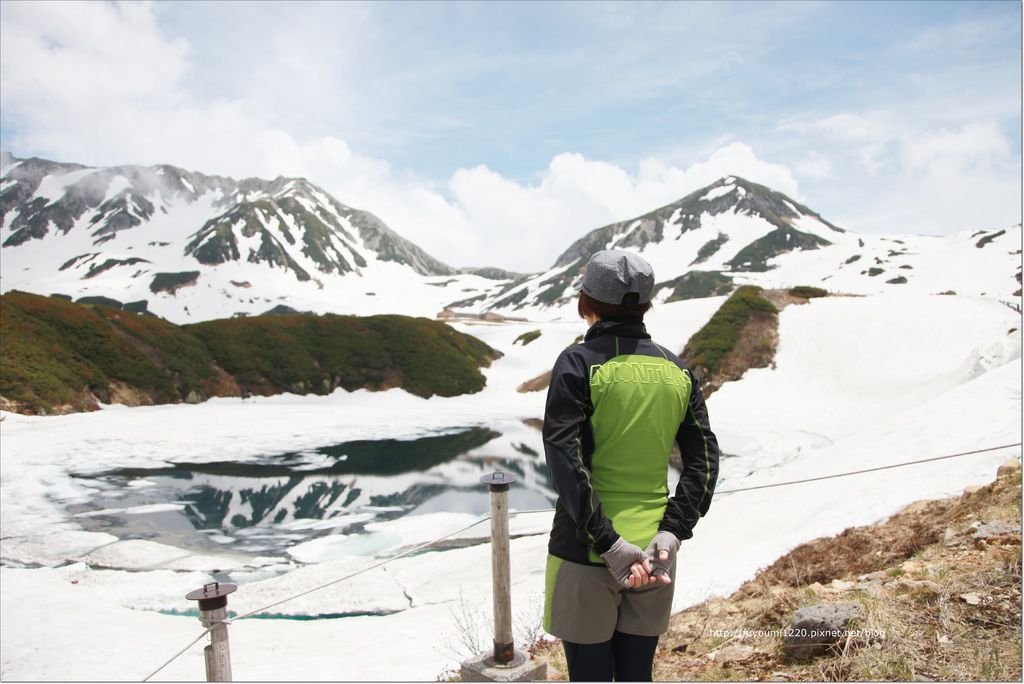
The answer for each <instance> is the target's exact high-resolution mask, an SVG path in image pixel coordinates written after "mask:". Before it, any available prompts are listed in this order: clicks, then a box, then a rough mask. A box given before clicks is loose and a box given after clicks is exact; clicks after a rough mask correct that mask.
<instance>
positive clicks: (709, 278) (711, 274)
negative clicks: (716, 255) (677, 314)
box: [655, 271, 732, 304]
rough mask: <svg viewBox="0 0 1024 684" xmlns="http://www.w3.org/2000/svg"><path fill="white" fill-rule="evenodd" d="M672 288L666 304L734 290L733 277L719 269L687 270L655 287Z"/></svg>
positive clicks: (657, 288)
mask: <svg viewBox="0 0 1024 684" xmlns="http://www.w3.org/2000/svg"><path fill="white" fill-rule="evenodd" d="M666 287H671V288H672V294H670V295H669V296H668V299H666V300H665V303H666V304H669V303H671V302H678V301H681V300H684V299H702V298H704V297H718V296H721V295H726V294H729V293H730V292H732V278H730V277H729V276H727V275H724V274H722V273H719V272H718V271H687V272H686V273H684V274H683V275H681V276H679V277H678V278H674V279H672V280H669V281H666V282H664V283H659V284H658V285H657V286H656V287H655V289H656V290H661V289H663V288H666Z"/></svg>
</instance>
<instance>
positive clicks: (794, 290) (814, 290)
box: [789, 285, 828, 299]
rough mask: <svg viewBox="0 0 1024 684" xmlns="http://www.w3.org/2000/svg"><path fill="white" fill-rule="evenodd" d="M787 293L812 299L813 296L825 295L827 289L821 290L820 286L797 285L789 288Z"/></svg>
mask: <svg viewBox="0 0 1024 684" xmlns="http://www.w3.org/2000/svg"><path fill="white" fill-rule="evenodd" d="M789 294H791V295H793V296H794V297H803V298H804V299H814V298H815V297H827V296H828V290H823V289H822V288H820V287H811V286H810V285H797V286H796V287H791V288H790V289H789Z"/></svg>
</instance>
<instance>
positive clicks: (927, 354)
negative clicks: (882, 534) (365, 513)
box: [0, 293, 1021, 680]
mask: <svg viewBox="0 0 1024 684" xmlns="http://www.w3.org/2000/svg"><path fill="white" fill-rule="evenodd" d="M719 303H720V300H719V301H718V302H711V301H706V300H705V301H700V300H698V301H692V302H679V303H674V304H668V305H658V306H656V307H655V309H654V310H653V311H652V313H651V314H650V320H649V329H650V330H651V331H652V333H653V335H654V337H655V339H656V340H658V341H659V342H661V343H662V344H664V345H665V346H667V347H669V348H670V349H672V350H673V351H678V350H679V349H680V348H681V347H682V346H683V344H684V343H685V341H686V339H687V338H688V337H689V335H690V334H691V333H692V332H694V331H695V330H696V329H697V328H699V327H700V325H702V324H703V323H704V322H705V321H706V320H707V318H708V317H710V315H711V314H712V313H713V312H714V310H715V309H716V308H717V305H718V304H719ZM455 327H457V328H458V329H460V330H463V331H465V332H469V333H470V334H474V335H477V336H479V337H480V338H481V339H484V341H486V342H488V343H489V344H491V345H492V346H495V347H496V348H498V349H500V350H501V351H503V352H504V353H505V356H504V357H503V358H502V359H499V360H498V361H496V362H495V363H494V364H493V365H492V367H491V368H489V369H486V370H485V371H484V372H485V374H486V375H487V377H488V386H487V388H486V389H485V390H484V391H482V392H481V393H479V394H477V395H471V396H468V397H456V398H451V399H441V398H437V397H435V398H432V399H429V400H425V399H420V398H417V397H413V396H411V395H408V394H406V393H404V392H402V391H400V390H391V391H388V392H380V393H370V392H365V391H360V392H353V393H351V394H349V393H345V392H341V391H339V392H336V393H334V394H332V395H331V396H329V397H312V396H311V397H298V396H294V395H282V396H279V397H271V398H257V399H250V400H245V401H243V400H240V399H217V400H211V401H209V402H206V403H204V404H201V405H196V406H189V405H181V406H160V407H140V408H132V409H128V408H124V407H108V408H106V409H105V410H103V411H99V412H96V413H92V414H77V415H69V416H60V417H48V418H37V417H27V416H18V415H14V414H4V416H5V420H4V421H3V423H2V424H0V438H2V441H3V454H4V456H3V459H2V460H0V500H2V501H0V502H2V505H3V511H4V516H3V532H2V535H0V536H3V537H4V539H3V540H2V544H3V546H2V556H3V558H4V561H5V564H6V566H5V567H3V568H0V586H2V587H3V594H2V597H3V600H2V617H3V624H4V629H3V630H2V635H0V640H2V641H0V643H2V646H3V648H2V656H0V668H2V675H3V677H4V678H8V679H98V680H107V679H139V678H141V677H144V676H146V675H148V674H149V672H151V671H152V670H153V669H155V668H156V667H157V666H158V665H159V664H160V663H161V662H163V660H165V659H166V658H169V657H170V656H171V655H172V654H173V653H174V652H175V651H177V650H178V649H180V648H181V647H183V646H184V645H185V644H186V643H188V641H189V640H191V639H193V638H194V637H196V636H198V635H199V633H200V632H201V631H202V630H201V628H200V627H199V622H198V620H197V619H196V618H195V617H190V616H186V615H175V614H160V613H156V612H154V611H157V610H160V611H166V612H170V613H183V612H185V611H187V610H189V609H190V608H191V606H189V605H188V603H189V602H187V601H185V600H184V598H183V597H184V594H185V593H186V592H188V591H190V590H192V589H195V588H198V587H199V586H201V585H202V584H203V583H205V582H207V581H211V578H213V577H214V576H215V574H214V571H216V570H224V569H225V568H238V569H240V570H244V571H246V572H248V575H242V576H244V577H248V578H249V579H248V581H246V582H243V583H242V586H241V588H240V589H239V591H238V592H236V593H235V594H233V595H232V597H231V600H230V607H231V608H232V610H236V611H239V612H243V611H245V610H251V609H253V608H256V607H260V606H262V605H266V604H268V603H270V602H273V601H277V600H280V599H281V598H283V597H286V596H289V595H292V594H294V593H297V592H299V591H304V590H306V589H308V588H311V587H313V586H317V585H318V584H323V583H326V582H329V581H332V580H334V579H337V578H338V577H341V576H344V575H346V574H350V573H351V572H355V571H357V570H359V569H362V568H364V567H367V566H368V565H370V564H372V563H374V562H376V561H377V559H378V558H381V557H387V556H389V555H391V554H393V553H396V552H398V551H399V550H401V549H402V548H407V547H408V546H410V545H413V544H416V543H419V542H422V541H424V540H426V539H429V538H434V537H437V536H440V535H442V534H445V533H447V532H449V531H453V530H455V529H459V528H460V527H464V526H466V525H468V524H470V523H471V522H473V521H474V519H475V518H476V516H475V515H472V514H465V513H450V512H444V511H440V510H438V511H426V512H424V514H423V515H415V516H411V515H407V516H405V517H403V518H400V519H398V520H395V521H391V522H388V523H380V524H377V523H374V524H372V526H371V528H370V529H369V532H370V535H369V536H370V537H371V541H373V540H374V539H375V540H376V542H379V543H378V544H377V545H376V546H374V543H376V542H374V543H371V544H369V546H366V547H363V548H358V544H355V540H346V539H344V538H343V537H342V535H332V536H328V537H324V538H322V539H328V540H332V537H338V538H339V539H336V540H332V541H329V542H321V543H320V544H319V545H311V544H312V543H310V545H298V547H297V548H298V549H299V554H300V555H301V556H302V558H301V559H299V558H296V557H294V556H293V557H283V556H281V557H262V558H255V557H251V556H250V557H245V558H243V557H239V556H237V555H235V554H231V553H230V551H231V548H232V547H231V545H230V544H226V545H225V547H224V551H225V553H220V554H210V553H203V554H190V553H188V552H184V551H183V550H181V549H175V548H174V547H171V546H168V545H165V544H158V543H155V542H146V541H145V540H117V539H116V538H115V537H112V535H108V534H102V533H93V532H85V531H82V530H81V529H80V528H79V527H78V523H77V521H76V519H74V518H72V517H71V516H70V515H69V514H68V513H67V512H66V510H65V507H66V505H67V504H68V503H69V502H73V501H85V500H89V499H91V498H94V497H96V496H97V495H98V493H97V491H96V490H94V489H91V488H89V487H87V486H86V485H85V484H84V483H83V482H81V481H76V480H73V479H72V478H69V477H68V473H69V472H71V471H73V472H79V473H88V472H90V471H94V472H95V471H100V470H105V469H109V468H112V467H116V466H126V465H132V466H138V467H149V466H153V465H159V464H162V463H166V462H168V461H182V460H188V461H192V462H202V461H220V460H239V461H245V460H259V459H260V458H261V457H262V456H265V455H267V454H275V453H283V452H284V451H303V450H313V449H315V448H316V447H318V446H322V445H324V444H333V443H338V442H341V441H347V440H351V439H377V438H412V437H416V436H423V435H425V434H429V433H432V432H439V431H446V430H450V429H452V428H454V427H465V426H472V425H481V426H493V427H495V429H497V430H498V431H500V432H502V433H503V435H502V437H501V438H498V439H496V440H494V442H492V443H490V444H488V445H485V447H481V448H480V449H478V450H474V452H472V453H471V454H470V456H471V457H472V458H470V459H466V462H465V463H464V462H463V460H459V461H454V462H452V463H451V464H449V465H450V466H451V467H450V469H448V470H446V471H445V477H451V478H457V481H460V482H465V483H470V482H472V480H473V478H478V477H479V475H480V474H482V472H486V471H485V468H486V456H488V455H492V454H493V455H500V456H502V457H512V456H514V455H515V454H518V452H517V451H516V450H515V449H514V445H515V444H516V443H518V442H521V441H524V440H526V439H527V437H526V435H529V434H530V431H531V430H532V428H528V427H526V426H525V425H523V424H522V423H521V422H520V421H521V419H523V418H537V417H540V416H541V415H542V412H543V401H544V393H543V392H539V393H529V394H520V393H517V392H516V391H515V387H516V386H517V385H518V384H519V383H521V382H523V381H524V380H527V379H530V378H532V377H534V376H535V375H537V374H539V373H540V372H542V371H544V370H546V369H547V368H550V365H551V363H552V362H553V360H554V357H555V356H556V355H557V353H558V352H559V351H560V350H561V349H562V348H563V347H564V346H566V345H567V344H569V343H571V342H572V340H573V339H574V338H575V337H576V336H577V335H579V334H581V333H582V332H583V328H584V326H583V324H582V322H553V323H515V324H505V325H495V324H485V323H456V324H455ZM1014 327H1016V328H1017V330H1016V332H1014V333H1012V334H1010V333H1009V331H1010V329H1011V328H1014ZM1019 328H1020V319H1019V316H1018V315H1017V314H1016V313H1015V312H1013V311H1011V310H1010V309H1009V308H1007V307H1005V306H1002V305H1000V304H998V303H995V302H993V301H991V300H984V299H970V298H966V297H931V296H913V295H910V294H909V293H908V295H907V296H902V297H897V296H886V297H865V298H840V297H836V298H828V299H824V300H814V301H812V302H811V303H809V304H806V305H802V306H792V307H789V308H787V309H786V310H785V311H784V312H783V313H782V314H781V317H780V336H781V344H780V347H779V351H778V356H777V358H776V365H775V368H774V369H759V370H753V371H750V372H748V373H747V375H746V376H745V377H744V378H743V379H742V380H740V381H738V382H735V383H730V384H727V385H726V386H725V387H723V388H722V389H721V390H719V391H718V392H716V393H715V394H714V395H712V397H711V398H710V399H709V412H710V416H711V423H712V426H713V428H714V429H715V431H716V433H717V434H718V437H719V441H720V443H721V445H722V446H723V449H724V451H725V452H726V453H727V454H730V455H732V456H731V457H729V458H725V459H723V461H722V477H721V480H720V486H719V489H720V490H727V489H733V488H738V487H744V486H752V485H758V484H768V483H773V482H786V481H790V480H794V479H801V478H806V477H812V476H818V475H828V474H833V473H840V472H846V471H851V470H857V469H862V468H869V467H875V466H882V465H887V464H892V463H898V462H903V461H910V460H917V459H921V458H928V457H933V456H941V455H945V454H950V453H953V452H956V451H963V450H968V449H973V448H979V447H987V446H994V445H998V444H1006V443H1011V442H1018V441H1020V426H1021V388H1020V373H1021V360H1020V358H1021V353H1020V350H1021V341H1020V339H1021V338H1020V330H1019ZM535 329H540V330H541V331H542V335H541V337H540V338H538V339H537V340H535V341H534V342H532V343H531V344H529V345H526V346H523V345H522V344H521V343H520V344H513V340H515V339H516V338H517V337H518V336H519V335H521V334H523V333H525V332H529V331H531V330H535ZM381 416H386V419H382V418H381ZM534 439H535V437H534ZM1019 453H1020V450H1019V448H1016V449H1006V450H1003V451H999V452H992V453H988V454H980V455H976V456H966V457H964V458H958V459H951V460H945V461H939V462H936V463H929V464H923V465H916V466H911V467H908V468H899V469H891V470H885V471H882V472H880V473H870V474H865V475H858V476H853V477H845V478H841V479H835V480H825V481H820V482H813V483H807V484H801V485H792V486H787V487H781V488H776V489H765V490H758V491H751V492H741V493H736V494H720V495H719V496H718V497H716V499H715V501H714V504H713V505H712V507H711V511H710V512H709V514H708V516H707V517H706V519H704V520H702V521H701V523H700V524H699V525H698V527H697V529H696V530H695V536H694V538H693V539H691V540H688V541H686V542H684V543H683V546H682V549H681V551H680V571H679V576H678V578H677V589H676V598H675V601H674V607H675V608H676V609H681V608H683V607H685V606H687V605H691V604H693V603H694V602H697V601H700V600H702V599H704V598H706V597H707V596H709V595H713V594H727V593H729V592H731V591H732V590H734V589H735V588H736V587H738V586H739V584H740V583H742V582H743V581H745V580H746V579H749V578H750V577H751V576H752V574H753V572H754V571H756V569H757V568H759V567H762V566H765V565H767V564H769V563H771V562H772V561H773V560H774V559H775V558H777V557H778V556H779V555H780V554H782V553H785V552H786V551H788V550H789V549H791V548H792V547H793V546H795V545H797V544H799V543H801V542H803V541H807V540H809V539H812V538H815V537H817V536H821V535H828V534H835V533H838V532H840V531H842V529H844V528H846V527H848V526H851V525H858V524H866V523H870V522H874V521H878V520H880V519H884V518H885V517H886V516H888V515H890V514H892V513H893V512H895V511H896V510H898V509H899V508H900V507H902V506H903V505H905V504H907V503H910V502H912V501H915V500H919V499H922V498H932V497H937V496H945V495H951V494H956V493H959V492H960V491H961V490H962V489H963V488H964V487H965V486H968V485H971V484H982V483H985V482H988V481H990V480H991V479H992V478H993V477H994V475H995V468H996V467H997V466H998V465H999V464H1000V463H1002V462H1003V461H1005V460H1006V459H1007V458H1010V457H1012V456H1014V455H1018V456H1019ZM477 457H479V460H478V461H477V460H474V459H476V458H477ZM518 457H519V458H523V459H526V458H527V457H525V456H523V455H522V454H519V455H518ZM370 485H372V482H371V483H370V484H368V485H367V486H370ZM534 486H536V485H534ZM481 501H482V502H483V501H486V498H482V499H481ZM549 520H550V517H549V514H544V513H538V514H533V515H531V516H523V518H522V519H520V518H513V535H514V536H515V535H518V534H522V535H526V536H520V537H517V538H514V539H513V541H512V571H513V610H514V615H517V616H524V617H521V618H520V619H519V620H518V621H519V622H522V623H529V622H530V621H531V620H533V619H539V618H537V616H538V615H539V607H540V605H541V603H542V591H543V570H544V559H545V555H546V543H547V540H546V534H545V532H546V529H547V528H548V526H549ZM292 523H293V524H301V523H300V522H299V521H292ZM481 528H482V529H481ZM373 535H377V536H376V537H373ZM486 535H487V524H486V523H484V524H483V525H481V526H478V527H476V528H473V529H472V530H469V531H467V532H465V533H464V534H463V535H462V536H463V537H464V538H465V540H467V541H472V540H482V539H483V538H484V537H486ZM363 543H365V542H363ZM346 545H349V546H348V547H346ZM303 547H304V548H303ZM489 558H490V549H489V546H488V545H487V544H476V545H472V546H468V547H464V548H455V549H450V550H444V551H431V552H427V553H422V554H419V555H416V556H411V557H408V558H403V559H400V560H396V561H394V562H393V563H391V564H389V565H388V566H386V567H385V568H383V569H376V570H373V571H370V572H369V573H366V574H364V575H361V576H359V577H357V578H354V579H353V580H350V581H348V582H345V583H341V584H338V585H335V586H332V587H330V588H327V589H324V590H322V591H319V592H317V593H314V594H310V595H308V596H305V597H303V598H301V599H296V600H295V601H294V602H289V603H286V604H284V605H282V606H279V607H276V608H274V609H272V610H271V611H270V612H271V613H272V614H276V615H293V616H294V615H324V614H331V615H337V614H349V615H352V614H360V613H390V614H381V615H352V616H351V617H344V618H338V619H322V620H313V621H296V620H280V619H247V620H243V621H240V622H239V623H237V624H234V625H232V626H231V644H232V660H233V667H234V673H235V676H236V678H237V679H240V680H241V679H262V680H273V679H286V680H295V679H301V680H338V679H361V680H379V679H384V680H395V679H399V680H402V679H414V680H424V679H426V680H432V679H434V678H435V677H436V676H437V675H439V674H440V673H441V671H442V670H444V669H446V668H453V667H456V666H457V663H458V661H459V659H460V658H462V657H466V656H468V655H469V654H468V653H457V652H456V651H457V650H458V648H457V644H458V643H459V640H460V631H463V630H462V629H461V628H460V627H459V624H458V623H459V620H458V619H457V618H456V614H457V613H459V611H461V610H463V608H464V607H466V606H469V610H471V611H472V610H475V611H476V612H477V613H481V614H482V616H483V617H482V619H481V620H480V621H479V625H478V628H477V630H476V631H477V632H478V634H477V635H476V636H477V637H479V639H480V643H481V644H483V645H484V646H485V647H486V645H487V644H489V639H490V637H489V635H488V633H487V632H488V630H489V625H488V623H489V620H490V618H489V615H490V608H489V606H490V560H489ZM300 560H303V561H306V563H305V564H302V563H300V562H299V561H300ZM69 562H70V564H64V565H61V567H32V568H27V567H24V568H19V567H16V565H18V564H21V565H30V564H39V565H42V566H47V565H51V566H55V565H59V564H63V563H69ZM99 566H104V567H107V568H111V569H100V568H99ZM239 566H240V567H239ZM129 569H132V570H133V571H131V572H129V571H128V570H129ZM283 569H289V571H288V572H285V573H284V574H276V573H279V572H280V571H281V570H283ZM272 575H273V576H272ZM75 580H77V583H73V582H75ZM40 615H44V616H48V617H46V618H45V619H40ZM50 616H52V617H50ZM531 616H533V617H531ZM41 643H47V644H49V647H48V648H47V649H45V650H43V649H40V648H39V644H41ZM453 645H454V646H453ZM115 652H116V653H117V657H116V658H115V657H111V656H112V654H114V653H115ZM397 653H401V656H398V655H397ZM202 673H203V664H202V644H201V643H200V644H197V645H195V646H194V647H192V648H191V649H190V650H189V651H188V652H187V653H186V654H185V655H184V656H183V657H182V658H180V659H178V660H177V661H175V662H174V663H173V664H172V665H171V666H169V667H168V668H167V669H166V670H164V671H163V672H162V673H161V674H160V675H158V676H157V677H156V680H182V679H187V680H195V679H200V678H201V677H202Z"/></svg>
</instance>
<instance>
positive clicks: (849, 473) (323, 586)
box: [142, 442, 1022, 682]
mask: <svg viewBox="0 0 1024 684" xmlns="http://www.w3.org/2000/svg"><path fill="white" fill-rule="evenodd" d="M1021 444H1022V443H1021V442H1015V443H1013V444H1003V445H1001V446H994V447H986V448H984V449H973V450H971V451H961V452H959V453H955V454H946V455H944V456H934V457H932V458H922V459H918V460H916V461H905V462H902V463H890V464H888V465H884V466H877V467H874V468H862V469H860V470H851V471H847V472H844V473H834V474H832V475H819V476H816V477H807V478H803V479H800V480H789V481H786V482H773V483H769V484H763V485H753V486H750V487H737V488H736V489H726V490H721V491H716V492H715V494H716V495H723V494H739V493H741V492H750V491H754V490H758V489H771V488H774V487H789V486H792V485H798V484H805V483H808V482H819V481H821V480H833V479H836V478H840V477H850V476H853V475H863V474H865V473H874V472H878V471H882V470H892V469H894V468H904V467H907V466H912V465H920V464H921V463H933V462H935V461H945V460H948V459H951V458H960V457H963V456H972V455H975V454H983V453H988V452H990V451H999V450H1001V449H1011V448H1013V447H1019V446H1021ZM554 510H555V509H554V508H536V509H531V510H526V511H509V515H510V516H517V515H528V514H532V513H553V512H554ZM490 519H491V516H490V515H484V516H483V517H481V518H480V519H479V520H476V521H475V522H473V523H471V524H469V525H466V526H465V527H462V528H460V529H457V530H455V531H454V532H449V533H448V534H446V535H444V536H442V537H437V538H436V539H431V540H430V541H427V542H424V543H422V544H419V545H417V546H413V547H411V548H409V549H406V550H405V551H402V552H401V553H397V554H395V555H394V556H391V557H389V558H385V559H384V560H382V561H379V562H377V563H374V564H373V565H369V566H367V567H365V568H362V569H361V570H357V571H356V572H353V573H350V574H348V575H345V576H344V577H339V578H337V579H334V580H331V581H330V582H325V583H324V584H321V585H319V586H316V587H313V588H312V589H307V590H305V591H302V592H299V593H298V594H293V595H292V596H287V597H285V598H283V599H280V600H278V601H275V602H273V603H269V604H267V605H265V606H263V607H261V608H256V609H255V610H250V611H249V612H247V613H243V614H242V615H237V616H235V617H233V618H229V619H227V620H220V621H216V622H213V623H211V625H210V627H208V628H207V629H206V630H205V631H204V632H202V633H201V634H200V635H199V636H197V637H196V638H195V639H193V640H192V641H191V642H189V644H188V645H187V646H185V648H183V649H181V650H180V651H178V652H177V653H175V654H174V655H173V656H171V658H170V659H169V660H167V661H166V662H165V663H164V664H163V665H161V666H160V667H158V668H157V669H156V670H154V671H153V672H152V673H151V674H150V675H149V676H147V677H145V678H144V679H143V680H142V681H144V682H147V681H149V680H150V679H151V678H153V677H154V676H155V675H157V674H158V673H159V672H160V671H161V670H163V669H164V668H165V667H167V666H168V665H170V664H171V663H173V662H174V661H175V660H177V659H178V658H180V657H181V656H182V655H184V654H185V652H186V651H188V649H190V648H192V646H194V645H195V644H196V642H198V641H199V640H200V639H202V638H203V637H204V636H206V635H207V634H209V633H210V631H211V630H212V629H213V628H214V627H215V626H217V625H218V624H225V625H230V624H232V623H234V622H238V621H239V620H244V619H246V618H249V617H252V616H253V615H256V614H258V613H262V612H263V611H265V610H269V609H271V608H274V607H276V606H279V605H281V604H284V603H288V602H289V601H294V600H295V599H297V598H301V597H302V596H307V595H309V594H312V593H314V592H317V591H320V590H321V589H326V588H327V587H331V586H334V585H335V584H340V583H341V582H345V581H347V580H350V579H353V578H354V577H358V576H359V575H362V574H364V573H367V572H369V571H370V570H375V569H376V568H380V567H383V566H385V565H387V564H388V563H391V562H393V561H396V560H398V559H399V558H404V557H406V556H411V555H412V554H414V553H417V552H419V551H423V550H424V549H427V548H430V547H431V546H434V545H435V544H438V543H440V542H442V541H445V540H446V539H450V538H452V537H454V536H456V535H458V534H462V533H463V532H467V531H469V530H471V529H472V528H474V527H476V526H477V525H482V524H483V523H485V522H487V521H488V520H490Z"/></svg>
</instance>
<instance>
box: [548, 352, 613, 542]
mask: <svg viewBox="0 0 1024 684" xmlns="http://www.w3.org/2000/svg"><path fill="white" fill-rule="evenodd" d="M589 414H590V387H589V379H588V378H587V367H586V362H585V360H584V359H583V358H582V357H581V356H580V354H579V353H578V352H574V351H573V350H572V349H567V350H565V351H563V352H562V354H561V355H560V356H559V357H558V360H557V361H556V362H555V367H554V369H553V370H552V372H551V385H550V386H549V387H548V398H547V407H546V409H545V411H544V430H543V434H544V456H545V459H546V460H547V464H548V469H549V470H550V471H551V478H552V480H553V481H554V485H555V491H556V492H558V499H559V504H560V505H561V506H562V507H563V508H564V509H565V511H566V513H568V514H569V516H570V517H571V518H572V520H573V521H574V522H575V523H576V539H577V541H579V542H580V543H581V544H587V545H588V546H590V547H592V548H593V549H594V550H595V551H596V552H597V553H598V554H602V553H604V552H605V551H607V550H608V549H609V548H611V546H612V544H614V543H615V542H616V540H618V538H619V535H618V533H616V532H615V529H614V528H613V527H612V523H611V521H610V520H609V519H608V518H607V517H606V516H605V514H604V512H603V511H602V509H601V501H600V499H599V498H598V496H597V492H595V491H594V487H593V484H592V482H591V474H590V469H589V468H588V467H587V465H586V464H585V463H584V458H583V439H584V437H583V434H584V429H585V428H586V425H587V420H588V416H589Z"/></svg>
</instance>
